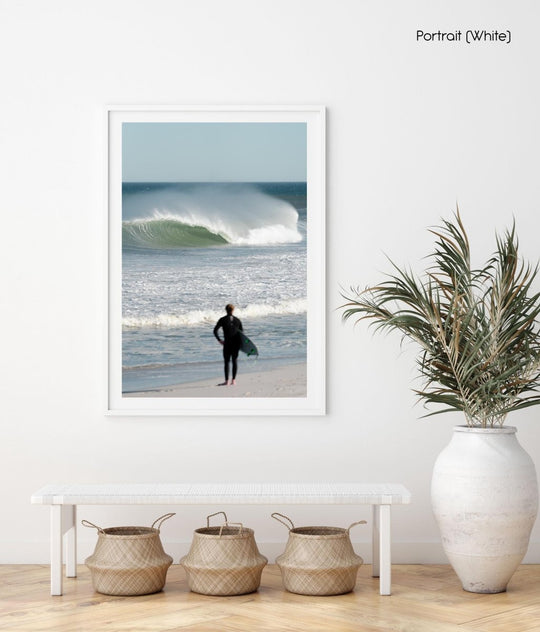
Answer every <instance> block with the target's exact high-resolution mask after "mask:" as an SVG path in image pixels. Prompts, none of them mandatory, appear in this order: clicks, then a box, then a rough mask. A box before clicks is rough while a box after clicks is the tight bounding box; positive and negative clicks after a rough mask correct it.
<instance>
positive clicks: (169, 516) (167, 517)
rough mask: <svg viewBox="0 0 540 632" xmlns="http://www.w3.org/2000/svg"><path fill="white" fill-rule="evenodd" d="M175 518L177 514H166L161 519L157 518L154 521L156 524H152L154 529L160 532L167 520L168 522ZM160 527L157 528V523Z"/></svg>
mask: <svg viewBox="0 0 540 632" xmlns="http://www.w3.org/2000/svg"><path fill="white" fill-rule="evenodd" d="M173 516H176V514H175V513H166V514H164V515H163V516H160V517H159V518H157V519H156V520H154V522H153V523H152V529H157V530H158V531H159V530H160V529H161V525H162V524H163V523H164V522H165V520H168V519H169V518H172V517H173ZM158 522H159V524H158V526H157V527H156V526H155V525H156V523H158Z"/></svg>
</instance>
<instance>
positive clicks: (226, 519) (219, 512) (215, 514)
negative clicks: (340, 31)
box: [206, 511, 228, 527]
mask: <svg viewBox="0 0 540 632" xmlns="http://www.w3.org/2000/svg"><path fill="white" fill-rule="evenodd" d="M219 514H222V515H223V516H224V517H225V523H227V522H228V518H227V514H226V513H225V512H224V511H216V513H213V514H210V515H209V516H206V526H207V527H209V526H210V518H213V517H214V516H219Z"/></svg>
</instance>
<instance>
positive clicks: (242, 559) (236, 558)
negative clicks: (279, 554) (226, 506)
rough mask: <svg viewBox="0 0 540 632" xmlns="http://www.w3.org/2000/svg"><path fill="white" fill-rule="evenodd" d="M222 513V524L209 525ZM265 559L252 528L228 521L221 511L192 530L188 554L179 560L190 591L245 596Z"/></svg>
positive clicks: (255, 585)
mask: <svg viewBox="0 0 540 632" xmlns="http://www.w3.org/2000/svg"><path fill="white" fill-rule="evenodd" d="M218 514H222V515H223V516H224V518H225V523H224V524H222V525H221V526H219V527H218V526H215V527H211V526H210V518H212V517H213V516H217V515H218ZM267 562H268V560H267V558H266V557H264V555H261V554H260V553H259V549H258V548H257V544H256V542H255V536H254V532H253V530H252V529H247V528H246V527H244V526H243V525H242V524H241V523H235V522H233V523H231V522H229V521H228V519H227V515H226V514H225V512H223V511H219V512H217V513H215V514H211V515H210V516H208V517H207V518H206V527H201V528H200V529H195V531H194V533H193V541H192V543H191V548H190V550H189V553H188V554H187V555H186V556H185V557H183V558H182V559H181V560H180V564H182V566H183V567H184V568H185V570H186V575H187V582H188V586H189V588H190V590H192V591H193V592H196V593H201V594H203V595H245V594H247V593H251V592H254V591H256V590H257V589H258V588H259V585H260V583H261V574H262V570H263V568H264V567H265V565H266V564H267Z"/></svg>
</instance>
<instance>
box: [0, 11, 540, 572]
mask: <svg viewBox="0 0 540 632" xmlns="http://www.w3.org/2000/svg"><path fill="white" fill-rule="evenodd" d="M0 12H1V13H0V59H2V70H1V83H2V96H1V100H0V108H1V114H2V116H1V117H0V138H1V144H0V173H2V175H3V177H2V184H1V189H0V196H1V197H0V200H1V209H2V245H1V248H0V257H1V263H2V266H1V269H2V305H3V308H2V312H1V318H2V332H3V336H2V339H3V342H2V364H1V366H2V369H1V370H2V376H1V380H0V386H1V389H2V399H1V401H2V425H1V440H0V467H1V473H2V480H3V482H4V485H3V489H2V507H3V512H2V520H1V521H0V562H3V563H8V562H14V563H18V562H46V561H47V560H48V539H47V538H48V511H47V509H46V508H43V507H38V506H32V505H30V502H29V500H30V495H31V493H32V492H33V491H35V490H36V489H38V488H39V487H41V486H42V485H43V484H45V483H48V482H100V481H104V482H115V481H116V482H123V481H139V482H146V481H148V482H154V481H163V482H173V481H184V480H199V481H205V480H208V481H211V480H216V479H222V480H231V481H242V480H253V481H265V480H290V481H309V480H316V481H342V480H347V481H349V480H358V481H380V482H402V483H404V484H405V485H407V486H408V487H409V488H410V490H411V491H412V493H413V504H412V505H410V506H409V507H402V508H397V509H396V510H395V512H394V525H393V526H394V540H395V553H396V559H398V560H399V561H412V562H415V561H443V560H444V557H443V555H442V550H441V548H440V544H439V536H438V532H437V530H436V526H435V523H434V520H433V518H432V514H431V509H430V504H429V485H430V477H431V469H432V465H433V462H434V460H435V458H436V455H437V454H438V452H439V451H440V450H441V449H442V447H443V446H444V445H445V444H446V443H447V442H448V440H449V438H450V435H451V429H452V426H453V425H454V424H456V423H461V421H462V420H461V418H460V417H459V416H458V415H447V416H442V417H435V418H431V419H429V420H419V419H418V418H419V416H420V415H421V413H422V409H421V408H420V407H418V406H414V402H415V400H414V396H413V395H412V393H411V390H410V388H411V386H412V385H413V378H414V376H415V372H414V361H413V357H414V356H413V354H412V353H411V352H410V351H408V350H406V351H405V352H404V353H401V352H400V350H399V344H398V343H399V340H398V338H396V337H388V338H384V337H380V336H377V337H373V336H372V334H371V333H369V332H367V331H366V330H365V328H364V327H362V326H359V327H357V328H356V329H354V328H353V326H352V325H351V324H347V325H343V324H342V323H341V321H340V314H339V312H338V311H337V310H336V307H337V306H338V305H339V304H340V295H339V287H340V285H342V286H344V287H347V286H349V285H350V284H360V285H364V284H367V283H369V282H372V281H376V280H378V279H379V278H380V271H381V270H382V269H385V267H386V263H385V259H384V256H383V251H384V252H387V253H388V254H391V255H392V257H393V258H394V259H395V260H396V261H397V262H406V261H411V262H413V263H415V264H416V263H417V262H419V261H420V259H421V257H422V256H424V255H425V254H426V253H427V252H428V249H429V245H430V237H429V235H428V234H427V232H426V230H425V229H426V227H427V226H430V225H433V224H434V223H437V221H438V220H439V218H440V217H441V216H445V217H449V216H450V214H451V213H452V211H453V209H454V208H455V205H456V202H458V203H459V206H460V209H461V212H462V215H463V218H464V221H465V222H466V224H467V226H468V228H469V230H470V234H471V238H472V240H473V244H474V246H476V247H477V248H478V251H479V256H484V255H486V254H487V253H488V252H490V249H491V248H492V244H493V233H494V230H495V228H498V229H501V228H503V227H504V226H506V225H508V224H509V223H510V222H511V220H512V216H515V217H516V220H517V225H518V229H519V231H520V234H521V243H522V247H523V252H524V254H525V255H527V256H529V257H531V258H536V257H537V255H538V230H539V228H540V215H539V214H538V210H539V199H540V195H539V193H540V179H539V177H538V174H539V173H540V169H539V166H540V165H539V161H540V158H539V156H540V154H539V151H538V147H539V146H540V142H539V141H540V138H539V127H538V112H539V111H540V93H539V84H538V59H539V45H538V40H537V32H536V25H537V24H538V20H539V18H540V8H539V6H538V4H537V3H535V2H533V1H532V0H524V1H522V2H520V3H511V2H509V1H508V2H501V1H493V0H490V1H478V2H475V3H470V2H468V1H466V0H460V1H456V2H439V1H433V0H423V1H410V0H409V1H407V2H402V1H400V0H389V1H387V2H375V1H371V2H368V1H363V0H334V1H333V2H330V1H323V0H271V1H270V0H259V1H257V2H253V1H252V0H229V1H228V2H222V1H221V0H200V1H199V2H195V1H191V0H151V1H150V0H112V1H111V0H93V2H81V1H78V2H77V1H75V2H74V1H72V0H48V2H41V1H40V0H26V1H24V0H21V1H19V2H8V1H7V0H0ZM417 28H423V29H426V30H434V31H436V30H438V29H441V30H455V29H458V28H460V29H463V30H465V29H467V28H487V29H493V28H499V29H511V31H512V34H513V42H512V44H511V45H503V44H491V45H489V44H485V45H478V46H467V45H466V44H450V43H447V44H436V43H432V44H417V43H416V41H415V34H416V29H417ZM111 103H114V104H179V105H182V104H322V105H325V106H326V107H327V113H328V129H327V144H328V154H327V163H328V179H327V187H328V199H327V244H328V248H327V261H328V274H327V287H328V291H327V325H328V327H327V329H328V332H327V349H328V353H327V389H328V414H327V415H326V416H325V417H323V418H284V417H277V418H257V419H231V418H227V417H221V418H188V419H185V418H184V419H156V418H137V419H130V418H127V419H119V418H110V417H106V416H105V415H104V413H103V409H102V405H103V401H104V398H103V392H102V387H103V377H102V376H103V371H104V366H105V358H104V355H103V344H102V341H103V324H104V317H105V305H104V290H103V282H104V265H105V257H104V254H105V244H104V240H105V209H104V204H103V175H104V173H103V146H102V143H103V138H102V115H103V108H104V106H105V105H106V104H111ZM539 414H540V413H539V411H538V410H536V411H535V410H534V409H532V410H531V409H530V410H529V411H525V412H523V413H522V414H519V415H515V416H514V417H513V418H512V420H511V422H512V423H514V424H515V425H517V426H518V428H519V435H518V436H519V439H520V441H521V443H522V444H523V445H524V446H525V447H526V449H527V450H528V451H529V453H530V454H531V456H532V457H533V459H534V460H535V462H536V463H537V465H538V464H540V426H539V425H538V416H539ZM159 509H160V508H145V509H133V508H131V509H130V508H116V509H109V510H108V511H105V510H104V509H100V508H95V507H94V508H83V509H81V512H80V518H88V519H90V520H92V521H94V522H98V523H101V524H103V525H105V526H106V525H110V524H134V523H135V524H136V523H139V524H149V523H150V522H151V521H152V520H153V519H154V518H155V517H157V515H159ZM209 509H215V508H209ZM275 509H278V510H279V509H280V508H275ZM281 509H284V508H281ZM287 511H288V512H290V514H291V515H292V516H293V518H294V519H295V521H296V522H298V523H302V522H303V523H306V522H307V523H313V522H315V521H316V522H317V523H322V524H324V523H329V524H338V525H342V526H347V525H348V524H349V523H350V522H352V521H353V520H357V519H358V517H368V518H369V515H368V514H367V512H365V511H364V510H363V509H362V510H361V511H360V512H358V511H353V510H352V509H351V508H343V509H340V510H339V511H338V510H331V509H329V508H309V509H308V508H305V509H302V510H301V509H300V508H288V509H287ZM205 513H206V508H202V509H201V508H194V509H190V510H189V511H185V512H183V511H182V512H181V514H179V515H178V516H177V517H176V518H175V520H174V521H172V520H171V521H169V523H166V525H165V526H164V528H163V537H164V539H165V540H166V541H167V542H169V543H170V547H173V548H174V547H175V548H174V550H175V551H177V552H178V554H179V553H180V552H181V551H182V550H183V547H185V543H187V542H189V540H190V538H191V532H192V530H193V528H195V527H198V526H201V525H202V524H203V518H204V515H205ZM208 513H210V511H208ZM269 513H270V509H268V511H267V509H266V508H263V509H261V508H238V509H231V510H230V514H231V516H230V517H231V519H234V520H243V521H244V522H245V523H246V524H248V525H249V526H253V527H254V528H255V529H256V534H257V539H258V541H260V542H261V549H262V550H263V551H264V550H265V547H267V548H266V550H268V551H270V552H271V553H272V552H273V551H274V550H275V549H276V545H274V546H273V545H272V543H273V542H274V543H275V542H284V540H285V535H286V534H285V533H284V531H285V530H284V529H283V527H281V526H280V525H278V524H277V523H274V522H273V521H272V520H270V519H269V517H268V514H269ZM81 531H84V530H81ZM353 534H354V539H355V540H358V541H359V542H360V544H359V550H360V551H361V553H364V554H365V556H366V558H367V559H369V547H367V546H366V544H365V542H367V540H368V536H367V531H366V530H364V531H362V529H360V528H359V529H356V530H355V532H353ZM80 537H81V541H82V546H81V556H84V555H85V554H88V551H89V550H90V549H91V548H92V546H93V542H94V541H95V535H94V534H93V533H92V532H89V533H81V535H80ZM279 546H281V545H279ZM279 546H278V547H277V548H279ZM170 547H169V548H170ZM527 560H528V561H535V562H540V526H538V525H537V527H536V529H535V531H534V533H533V537H532V544H531V548H530V552H529V555H528V557H527ZM175 561H177V560H175Z"/></svg>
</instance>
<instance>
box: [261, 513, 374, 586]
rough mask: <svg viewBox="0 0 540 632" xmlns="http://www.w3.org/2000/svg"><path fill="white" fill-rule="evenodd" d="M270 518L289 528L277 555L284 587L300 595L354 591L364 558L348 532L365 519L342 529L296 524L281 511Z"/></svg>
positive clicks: (363, 522)
mask: <svg viewBox="0 0 540 632" xmlns="http://www.w3.org/2000/svg"><path fill="white" fill-rule="evenodd" d="M272 518H274V519H275V520H278V521H279V522H281V524H284V525H285V526H286V527H287V529H289V539H288V541H287V545H286V547H285V551H284V552H283V553H282V554H281V555H280V556H278V557H277V558H276V564H277V565H278V567H279V570H280V571H281V577H282V579H283V585H284V586H285V589H286V590H288V591H289V592H293V593H298V594H300V595H341V594H344V593H348V592H351V590H354V587H355V585H356V574H357V572H358V569H359V568H360V566H361V564H362V562H363V560H362V558H361V557H360V556H358V555H356V554H355V552H354V550H353V547H352V543H351V539H350V537H349V531H350V530H351V529H352V527H354V526H355V525H358V524H365V523H366V521H365V520H361V521H359V522H353V524H351V525H350V527H349V528H348V529H342V528H340V527H295V526H294V524H293V522H292V520H291V519H290V518H288V517H287V516H284V515H283V514H280V513H273V514H272ZM282 518H283V519H284V520H287V521H288V522H289V524H290V526H289V524H287V523H286V522H284V520H282Z"/></svg>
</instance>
